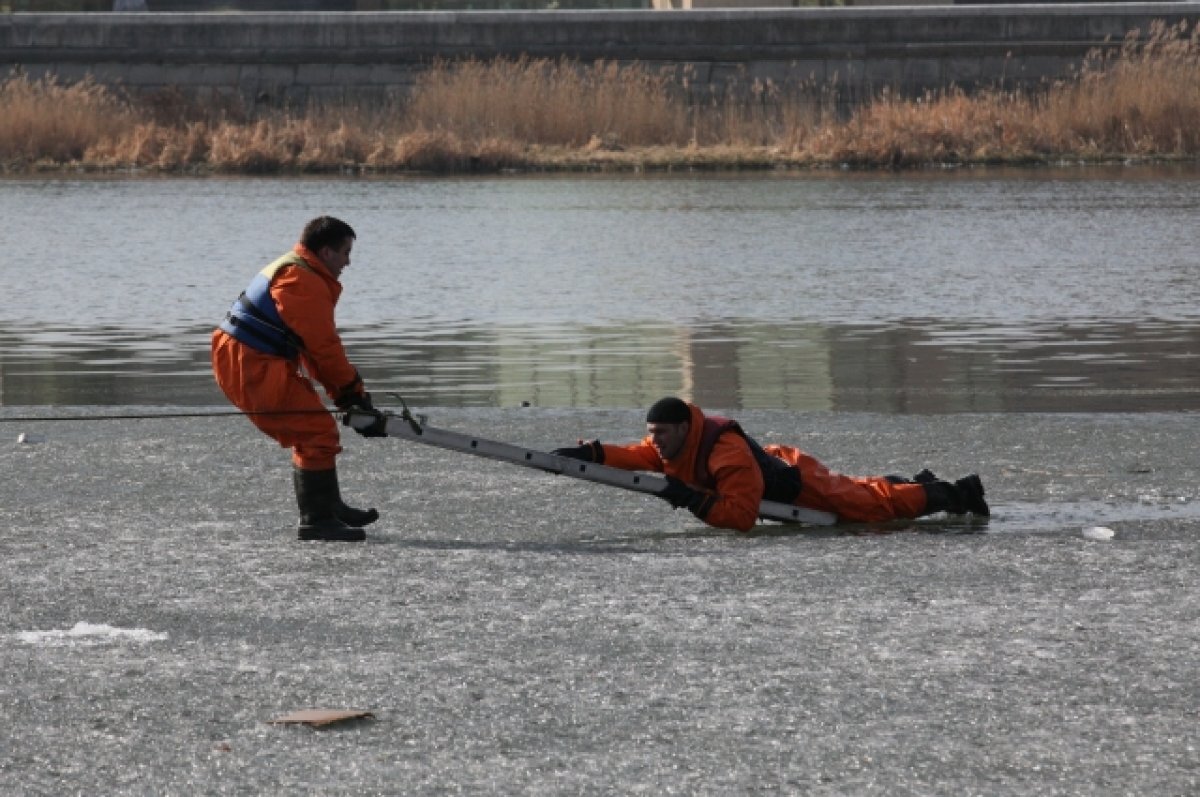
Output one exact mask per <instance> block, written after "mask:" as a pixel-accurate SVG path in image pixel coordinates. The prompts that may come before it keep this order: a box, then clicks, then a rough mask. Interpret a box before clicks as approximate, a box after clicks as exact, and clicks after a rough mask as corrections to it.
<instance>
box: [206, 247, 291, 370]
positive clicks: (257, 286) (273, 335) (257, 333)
mask: <svg viewBox="0 0 1200 797" xmlns="http://www.w3.org/2000/svg"><path fill="white" fill-rule="evenodd" d="M285 266H300V267H301V268H305V269H308V268H310V267H309V265H308V263H307V262H305V260H304V258H302V257H301V256H300V255H298V254H296V253H294V252H289V253H288V254H286V255H284V256H283V257H281V258H279V259H278V260H276V261H275V262H273V263H271V264H270V265H269V266H267V267H266V268H264V269H263V270H262V271H260V272H258V274H257V275H255V277H254V279H253V280H251V281H250V287H248V288H246V290H244V291H242V294H241V296H239V297H238V298H237V300H236V301H234V303H233V306H232V307H230V308H229V312H228V313H226V314H225V320H224V321H222V322H221V329H222V330H224V331H225V332H226V333H227V334H229V335H231V336H232V337H234V338H236V339H237V340H239V341H241V342H242V343H245V344H246V345H247V346H249V347H250V348H252V349H255V350H257V351H261V352H262V353H264V354H271V355H274V356H276V357H284V358H286V359H289V360H294V359H296V357H298V356H299V355H300V352H301V351H303V350H304V341H303V340H301V339H300V336H299V335H297V334H296V333H295V332H293V331H292V330H291V329H290V328H289V327H288V325H287V324H285V323H284V321H283V318H282V317H281V316H280V315H279V308H277V307H276V306H275V300H273V299H272V298H271V280H273V279H274V278H275V275H276V274H277V273H278V272H279V270H280V269H282V268H284V267H285Z"/></svg>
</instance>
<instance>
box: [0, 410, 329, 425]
mask: <svg viewBox="0 0 1200 797" xmlns="http://www.w3.org/2000/svg"><path fill="white" fill-rule="evenodd" d="M331 412H332V413H339V412H342V410H330V409H320V410H259V411H257V412H242V411H241V410H220V411H217V412H157V413H139V414H122V415H24V416H21V417H18V418H0V423H42V422H46V421H148V420H153V419H155V418H229V417H241V416H251V415H327V414H329V413H331Z"/></svg>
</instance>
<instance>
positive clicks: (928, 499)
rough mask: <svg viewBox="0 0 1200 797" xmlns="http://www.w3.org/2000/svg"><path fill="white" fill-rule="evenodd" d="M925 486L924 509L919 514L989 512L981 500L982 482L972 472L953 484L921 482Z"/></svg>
mask: <svg viewBox="0 0 1200 797" xmlns="http://www.w3.org/2000/svg"><path fill="white" fill-rule="evenodd" d="M922 485H923V486H924V487H925V511H924V512H922V513H921V514H923V515H932V514H933V513H935V512H949V513H950V514H951V515H965V514H966V513H968V512H970V513H971V514H973V515H979V516H981V517H987V516H988V515H990V514H991V510H989V509H988V505H987V502H986V501H984V500H983V482H982V481H980V480H979V477H978V476H976V475H975V474H974V473H972V474H971V475H970V476H965V477H963V478H961V479H959V480H958V481H956V482H955V483H954V484H950V483H949V482H939V481H935V482H923V483H922Z"/></svg>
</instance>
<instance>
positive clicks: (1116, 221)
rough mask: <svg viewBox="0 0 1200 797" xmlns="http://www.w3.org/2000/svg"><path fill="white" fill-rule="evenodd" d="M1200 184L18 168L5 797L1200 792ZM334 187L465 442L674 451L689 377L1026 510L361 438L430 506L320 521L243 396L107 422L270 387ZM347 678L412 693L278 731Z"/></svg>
mask: <svg viewBox="0 0 1200 797" xmlns="http://www.w3.org/2000/svg"><path fill="white" fill-rule="evenodd" d="M1198 189H1200V176H1198V175H1197V173H1196V172H1195V171H1194V170H1186V169H1181V170H1143V169H1134V168H1128V169H1114V170H1065V171H1025V172H994V171H987V172H967V173H950V174H936V175H935V174H929V175H896V176H890V175H852V174H829V175H805V176H755V177H712V176H708V177H669V178H657V177H655V178H637V177H633V178H630V177H623V178H610V177H598V178H578V177H572V178H552V179H527V178H504V179H485V180H468V179H463V180H423V179H414V180H378V181H376V180H312V181H308V180H261V181H260V180H174V179H172V180H62V179H54V180H46V181H39V180H19V181H0V212H2V213H3V214H4V215H3V218H4V219H5V223H4V224H3V225H0V269H2V270H3V271H2V273H3V275H4V277H5V285H6V287H7V289H8V291H9V295H8V298H7V300H6V301H5V302H4V303H3V305H0V709H2V711H3V718H4V727H3V729H2V730H0V794H5V795H8V794H12V795H39V796H40V795H53V796H54V797H58V795H63V794H103V795H138V796H140V795H160V794H161V795H167V794H170V795H174V794H187V795H193V794H203V795H210V794H211V795H226V794H264V795H265V794H271V795H276V794H277V795H294V794H322V795H342V794H344V795H351V794H354V795H359V794H371V795H431V796H432V795H437V797H441V796H442V795H457V794H461V795H513V794H528V795H562V794H571V795H627V794H629V795H632V794H647V795H660V794H661V795H666V794H681V795H714V796H717V795H719V796H720V797H726V795H743V794H745V795H757V794H787V795H793V794H794V795H830V796H832V795H853V796H854V797H859V796H860V795H869V796H876V795H877V796H878V797H897V796H904V795H913V796H914V797H915V796H916V795H920V796H921V797H929V796H940V795H945V796H946V797H961V795H968V794H983V795H1030V794H1036V795H1049V796H1051V797H1053V796H1056V795H1062V796H1063V797H1075V796H1076V795H1093V794H1147V795H1150V794H1153V795H1159V794H1162V795H1184V794H1197V793H1200V725H1197V723H1196V707H1197V705H1200V679H1197V678H1196V664H1195V663H1196V661H1198V660H1200V586H1198V582H1197V579H1196V578H1195V573H1196V572H1197V570H1198V569H1200V554H1198V553H1197V547H1196V544H1195V541H1196V530H1197V528H1198V527H1200V474H1198V473H1197V467H1196V451H1197V442H1198V438H1197V434H1196V417H1197V416H1196V414H1195V410H1196V409H1197V407H1196V392H1195V391H1196V390H1197V379H1196V376H1197V370H1196V369H1197V364H1196V355H1197V353H1198V352H1200V346H1198V345H1197V327H1198V325H1200V314H1198V313H1197V311H1196V310H1195V308H1196V306H1197V302H1196V300H1197V298H1198V297H1197V291H1198V290H1200V289H1198V288H1197V287H1196V279H1195V276H1196V272H1197V270H1198V266H1200V256H1198V255H1197V250H1196V247H1195V244H1194V238H1195V233H1194V227H1195V219H1196V216H1197V213H1196V210H1197V203H1198V202H1200V190H1198ZM322 212H330V213H335V214H338V215H341V216H344V217H345V218H346V219H347V220H349V221H350V222H351V223H352V224H354V225H355V227H356V228H357V229H358V231H359V234H360V239H359V243H358V246H357V247H356V250H355V255H354V264H353V265H352V267H351V268H350V269H349V270H348V271H347V272H346V275H345V282H346V284H347V292H346V294H345V298H344V301H343V304H342V305H341V306H340V307H339V318H340V320H341V322H342V324H343V326H344V327H345V330H346V333H347V337H348V339H349V343H350V349H351V354H352V357H353V358H354V359H355V360H356V361H357V362H359V363H360V365H361V366H362V368H363V371H364V373H365V374H366V375H367V378H368V381H369V382H370V383H371V385H372V387H373V388H374V389H375V390H376V392H377V393H380V394H386V391H388V390H395V391H399V392H401V393H402V394H403V395H404V396H405V397H406V398H407V399H408V400H409V402H410V403H411V404H413V405H414V406H415V407H416V408H417V409H419V410H422V411H426V412H428V413H429V414H430V415H431V417H432V419H433V420H434V421H435V422H436V423H437V424H438V425H439V426H443V427H446V428H450V429H455V430H460V431H470V432H472V433H475V434H479V435H482V436H487V437H491V438H494V439H498V440H504V441H508V442H512V443H517V444H520V445H526V446H530V447H535V448H541V449H547V448H551V447H554V446H557V445H561V444H563V443H570V442H573V441H574V440H575V439H577V438H579V437H585V436H586V437H593V436H595V437H599V438H601V439H603V440H606V441H608V440H612V441H617V440H622V439H631V438H633V437H635V436H636V435H637V434H638V433H639V431H640V429H641V428H642V422H641V421H642V413H643V412H644V409H643V408H644V406H645V404H646V403H647V402H649V401H651V400H653V399H655V398H657V397H658V396H659V395H660V394H661V393H663V392H676V391H678V392H681V393H684V394H686V395H689V396H693V397H695V398H697V399H698V400H699V401H700V402H701V403H703V404H704V405H705V406H708V407H710V408H720V409H731V410H735V411H736V412H737V417H738V418H739V419H740V420H741V421H742V422H743V423H744V424H745V426H746V428H747V429H749V430H751V431H752V433H753V434H754V435H755V436H757V437H759V439H761V440H763V441H765V442H788V443H795V444H799V445H801V446H803V447H804V448H805V449H806V450H808V451H810V452H811V453H813V454H814V455H816V456H818V457H819V458H821V459H822V460H823V461H825V462H826V463H827V464H828V465H829V466H830V467H832V468H835V469H837V470H842V471H845V472H850V473H867V472H874V473H889V472H896V473H913V472H915V471H917V470H919V469H920V468H922V467H931V468H933V469H934V470H936V471H937V472H938V473H940V474H943V475H945V476H950V477H955V476H959V475H962V474H965V473H967V472H970V471H978V472H979V473H980V474H981V476H982V478H983V480H984V483H985V484H986V485H987V488H988V499H989V501H990V502H991V505H992V509H993V514H992V517H991V518H990V519H989V520H986V521H984V520H979V519H958V518H947V517H941V516H935V517H930V518H923V519H920V520H919V521H914V522H903V523H893V524H882V525H878V526H853V525H850V526H841V527H838V528H833V529H805V528H797V527H787V526H782V525H777V524H763V525H761V526H759V527H758V528H756V530H755V531H754V532H753V533H751V534H747V535H740V534H734V533H730V532H724V531H720V530H714V529H710V528H707V527H705V526H704V525H703V524H701V523H699V522H698V521H697V520H696V519H695V518H693V517H692V516H691V515H689V514H687V513H686V512H673V511H671V510H670V508H669V507H668V506H667V505H665V504H663V503H662V502H661V501H659V500H657V499H655V498H653V497H647V496H642V495H634V494H629V493H623V492H619V491H614V490H611V489H605V488H602V487H599V486H597V485H592V484H584V483H581V482H577V481H571V480H567V479H563V478H560V477H553V476H549V475H547V474H543V473H539V472H532V471H527V470H522V469H518V468H513V467H510V466H506V465H501V464H497V463H493V462H490V461H487V460H482V459H476V458H472V457H467V456H464V455H461V454H456V453H453V452H447V451H439V450H435V449H430V448H427V447H423V446H419V445H415V444H412V443H407V442H403V441H399V440H390V439H384V440H379V439H375V440H365V439H362V438H359V437H356V436H354V435H347V436H346V439H345V440H344V442H345V445H346V451H345V452H344V454H343V455H342V457H341V458H340V460H339V470H340V474H341V479H342V485H343V492H344V494H345V495H346V497H347V498H348V499H349V500H350V501H351V502H353V503H356V504H359V505H371V506H376V507H377V508H378V509H379V510H380V512H381V515H382V518H381V520H380V521H379V522H378V523H377V524H375V525H373V526H371V527H370V528H369V539H368V541H367V542H366V543H364V544H361V545H323V544H305V543H298V542H297V541H296V540H295V520H296V510H295V507H294V501H293V498H292V496H291V485H290V474H289V465H288V455H287V452H286V451H284V450H282V449H280V448H279V447H277V446H275V445H274V444H273V443H272V442H270V441H269V440H267V439H265V438H264V437H263V436H261V435H260V434H258V433H257V432H256V431H255V430H254V429H253V428H252V427H251V426H250V424H249V423H247V422H246V421H245V420H244V419H242V418H238V417H231V416H226V415H220V416H216V417H171V418H159V419H142V420H133V419H116V420H104V421H92V420H86V419H88V418H97V417H101V416H105V415H149V414H155V413H159V414H185V413H189V412H200V413H215V412H220V411H223V410H224V409H226V407H225V405H224V404H223V402H222V400H221V398H220V396H219V395H217V393H216V391H215V389H214V388H213V387H212V384H211V378H210V376H209V374H208V355H207V336H208V331H209V330H210V329H211V326H212V325H213V323H215V321H216V319H217V318H219V317H220V315H221V314H222V313H223V312H224V309H225V307H226V306H227V305H228V303H229V301H230V300H231V299H232V297H233V296H234V295H236V293H237V292H238V291H239V290H240V289H241V288H242V287H243V286H244V284H245V283H246V282H247V281H248V279H249V277H250V275H251V274H252V273H253V272H254V271H255V270H256V269H257V268H258V267H259V266H261V265H262V264H263V263H265V262H266V261H267V260H269V259H271V258H273V257H274V256H276V255H277V254H279V252H280V251H282V249H283V248H285V247H286V246H287V244H288V243H289V242H290V241H291V240H292V239H294V238H295V236H296V233H297V227H298V226H299V225H300V224H301V223H302V222H303V220H305V219H306V218H308V217H310V216H313V215H316V214H318V213H322ZM384 400H385V402H386V401H388V399H387V398H386V397H385V399H384ZM522 405H527V406H522ZM44 415H54V416H57V417H63V416H66V417H68V418H70V419H69V420H59V421H30V420H28V418H30V417H31V416H44ZM1094 528H1103V529H1108V530H1109V531H1110V533H1111V536H1107V535H1105V534H1100V535H1096V534H1094V533H1090V532H1089V530H1090V529H1094ZM315 708H329V709H346V710H361V711H369V712H371V713H372V714H373V715H374V716H373V718H370V719H365V720H360V721H356V722H350V723H347V724H345V725H339V726H333V727H330V728H326V729H323V730H315V729H311V728H307V727H297V726H287V725H282V726H281V725H273V724H270V721H271V720H272V719H275V718H278V717H280V716H283V715H286V714H290V713H292V712H295V711H298V710H302V709H315Z"/></svg>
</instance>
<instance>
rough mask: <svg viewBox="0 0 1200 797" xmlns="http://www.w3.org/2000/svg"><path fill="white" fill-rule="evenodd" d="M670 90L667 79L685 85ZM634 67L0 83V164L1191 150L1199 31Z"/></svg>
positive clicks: (500, 161) (735, 165) (209, 167)
mask: <svg viewBox="0 0 1200 797" xmlns="http://www.w3.org/2000/svg"><path fill="white" fill-rule="evenodd" d="M685 82H686V81H685ZM680 85H681V84H680V82H679V81H675V80H673V79H670V78H669V77H667V76H666V75H662V74H652V73H651V72H649V71H647V70H646V69H645V68H643V67H639V66H626V67H622V66H619V65H617V64H614V63H605V62H600V63H596V64H592V65H582V64H579V63H576V62H572V61H566V60H563V61H546V60H531V59H519V60H516V61H495V62H487V63H483V62H466V63H447V64H441V65H438V66H436V67H434V68H432V69H430V70H428V71H427V72H426V73H425V74H424V75H423V76H422V77H421V78H420V80H419V82H418V85H417V86H416V88H415V90H414V92H413V93H412V96H411V97H410V98H409V99H408V101H407V102H406V103H405V104H403V105H398V106H396V107H393V108H383V109H378V108H374V109H367V108H342V109H336V110H335V109H321V108H314V109H308V110H306V111H304V112H297V113H287V112H280V111H272V112H268V113H266V114H262V115H260V116H258V117H257V118H248V117H247V115H246V114H245V113H239V112H237V109H236V108H231V107H230V106H229V104H228V103H225V104H222V105H220V106H219V107H214V108H209V109H200V108H198V107H196V106H195V105H193V104H189V103H186V102H182V101H180V98H179V97H171V96H160V97H158V98H156V101H155V102H151V103H147V102H141V103H139V102H134V101H131V100H129V99H126V98H124V97H122V96H120V95H118V94H117V93H115V92H113V91H110V90H108V89H105V88H103V87H101V86H98V85H96V84H95V83H92V82H90V81H85V82H82V83H78V84H74V85H63V84H60V83H57V82H55V81H53V80H50V79H42V80H32V79H30V78H28V77H25V76H19V75H17V76H13V77H10V78H9V79H7V80H6V81H4V82H3V83H0V170H5V171H9V172H14V171H16V172H19V171H30V170H42V169H69V168H82V169H144V170H154V171H163V172H201V173H203V172H231V173H286V172H337V171H378V172H386V171H433V172H462V171H497V170H502V169H507V168H512V169H596V168H609V169H672V168H710V169H721V168H729V169H739V168H770V167H778V166H827V165H836V164H850V165H855V166H864V167H912V166H921V165H930V164H945V163H955V164H965V163H1023V162H1042V161H1053V160H1061V159H1072V160H1085V161H1098V160H1107V159H1114V158H1129V157H1136V158H1180V159H1195V158H1197V157H1200V28H1195V29H1193V30H1191V31H1190V32H1189V30H1188V28H1187V26H1186V25H1180V26H1177V27H1170V28H1168V27H1165V26H1158V27H1156V28H1155V29H1154V30H1152V31H1151V32H1150V33H1149V35H1148V36H1147V37H1145V38H1142V37H1139V36H1138V35H1137V34H1136V33H1134V34H1131V35H1130V37H1129V38H1128V39H1127V40H1126V41H1125V43H1124V46H1123V47H1122V48H1120V50H1119V51H1117V52H1115V53H1110V54H1109V55H1101V54H1099V53H1097V54H1093V55H1092V56H1091V57H1089V58H1088V59H1087V61H1086V62H1085V63H1084V64H1082V65H1081V67H1080V69H1079V70H1078V72H1077V73H1076V74H1074V75H1072V76H1071V77H1070V78H1068V79H1065V80H1062V81H1059V82H1056V83H1054V84H1052V85H1048V86H1047V87H1045V89H1044V90H1042V91H1038V92H1006V91H979V92H975V93H972V94H968V93H966V92H964V91H961V90H959V89H954V88H951V89H948V90H946V91H942V92H938V93H933V94H929V95H927V96H925V97H921V98H918V99H905V98H898V97H895V96H892V95H890V94H888V93H886V92H885V93H882V94H880V95H879V96H878V97H876V98H874V99H873V100H872V101H870V102H867V103H865V104H862V105H860V106H859V107H858V108H857V110H855V111H854V112H853V113H852V114H851V115H850V116H849V117H848V118H839V117H838V115H837V113H836V111H835V109H836V102H835V88H836V87H804V88H802V89H795V90H792V91H784V90H782V89H780V88H779V87H776V86H772V85H764V84H756V85H754V86H752V87H749V90H747V91H744V92H741V93H740V94H736V95H735V94H732V93H731V94H730V95H729V96H727V97H713V98H709V99H708V100H704V101H696V100H695V99H694V98H692V100H691V101H689V100H688V98H687V97H685V96H684V92H683V91H682V90H681V88H680Z"/></svg>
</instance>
